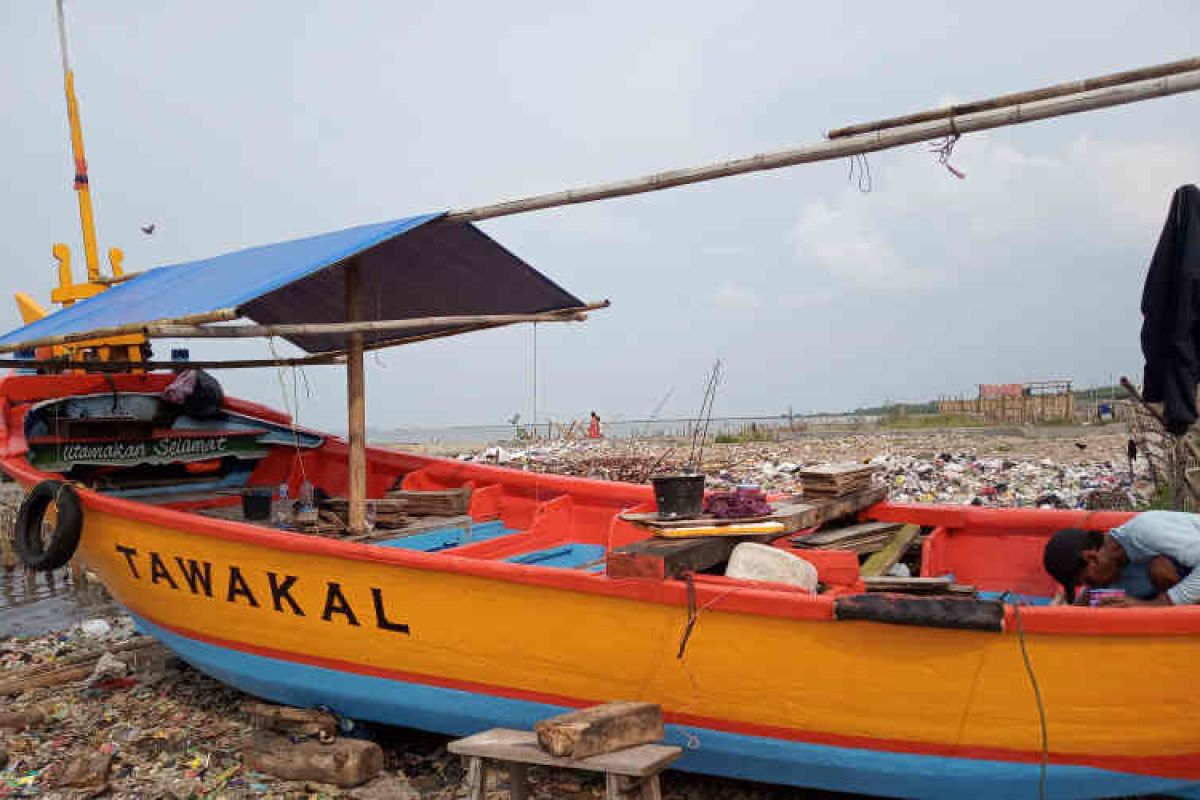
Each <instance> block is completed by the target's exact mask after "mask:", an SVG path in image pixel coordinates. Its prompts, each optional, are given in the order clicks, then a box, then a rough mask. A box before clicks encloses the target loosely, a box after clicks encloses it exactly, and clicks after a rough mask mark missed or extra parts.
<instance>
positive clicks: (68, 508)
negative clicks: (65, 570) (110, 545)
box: [15, 481, 83, 572]
mask: <svg viewBox="0 0 1200 800" xmlns="http://www.w3.org/2000/svg"><path fill="white" fill-rule="evenodd" d="M50 503H54V504H55V505H57V506H58V521H57V523H56V524H55V526H54V531H53V532H51V534H50V538H49V541H46V540H45V539H44V538H43V537H42V520H43V519H44V518H45V516H46V509H47V508H49V507H50ZM82 532H83V506H82V504H80V502H79V495H78V494H77V493H76V492H75V489H74V487H72V486H71V484H69V483H64V482H63V481H42V482H41V483H39V484H38V485H37V486H34V487H33V488H32V489H30V490H29V494H27V495H25V499H24V500H22V501H21V509H20V511H18V512H17V530H16V537H15V538H16V545H17V554H18V555H20V556H21V561H22V562H24V563H25V565H26V566H27V567H29V568H30V569H36V570H38V571H40V572H47V571H49V570H52V569H58V568H59V567H62V566H64V565H66V563H67V562H68V561H70V560H71V556H73V555H75V550H76V548H78V547H79V536H80V534H81V533H82Z"/></svg>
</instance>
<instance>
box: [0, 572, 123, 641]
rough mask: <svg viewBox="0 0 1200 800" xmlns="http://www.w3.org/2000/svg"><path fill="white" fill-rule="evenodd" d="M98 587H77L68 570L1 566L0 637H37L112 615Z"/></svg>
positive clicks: (107, 602)
mask: <svg viewBox="0 0 1200 800" xmlns="http://www.w3.org/2000/svg"><path fill="white" fill-rule="evenodd" d="M113 608H114V606H113V603H112V601H111V600H109V599H108V597H107V593H106V592H104V591H103V590H102V588H101V587H99V586H93V585H84V586H82V587H77V586H76V585H75V583H74V581H73V580H72V578H71V572H70V570H68V569H61V570H56V571H54V572H33V571H32V570H26V569H25V568H24V567H21V566H18V567H13V568H11V569H9V568H3V567H0V638H4V637H7V636H40V635H42V634H44V633H48V632H50V631H56V630H63V629H65V628H70V627H73V626H75V625H78V624H79V623H80V622H82V621H83V620H85V619H91V618H92V617H96V616H101V615H103V614H105V613H108V612H111V611H112V610H113Z"/></svg>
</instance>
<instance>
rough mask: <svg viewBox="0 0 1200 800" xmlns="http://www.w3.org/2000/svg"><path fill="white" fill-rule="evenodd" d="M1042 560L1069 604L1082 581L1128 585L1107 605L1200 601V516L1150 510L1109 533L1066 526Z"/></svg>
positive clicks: (1096, 584) (1097, 585) (1090, 584)
mask: <svg viewBox="0 0 1200 800" xmlns="http://www.w3.org/2000/svg"><path fill="white" fill-rule="evenodd" d="M1042 564H1043V565H1044V566H1045V568H1046V571H1047V572H1049V573H1050V575H1051V576H1052V577H1053V578H1054V579H1055V580H1057V581H1058V582H1059V583H1061V584H1062V586H1063V590H1064V592H1065V595H1066V599H1067V602H1069V603H1073V602H1075V589H1076V587H1077V586H1079V585H1080V584H1083V585H1084V586H1087V587H1089V588H1119V589H1125V593H1126V594H1125V597H1124V598H1113V599H1110V600H1109V601H1107V602H1106V603H1105V605H1121V606H1138V605H1190V604H1193V603H1200V569H1197V567H1200V515H1197V514H1186V513H1183V512H1180V511H1146V512H1143V513H1141V514H1138V515H1137V516H1135V517H1133V518H1132V519H1130V520H1129V521H1128V522H1126V523H1125V524H1124V525H1121V526H1119V527H1116V528H1113V529H1112V530H1111V531H1109V532H1108V533H1107V534H1105V533H1103V532H1101V531H1085V530H1080V529H1078V528H1066V529H1064V530H1060V531H1057V532H1055V534H1054V535H1053V536H1051V537H1050V541H1049V542H1047V543H1046V549H1045V552H1044V553H1043V554H1042Z"/></svg>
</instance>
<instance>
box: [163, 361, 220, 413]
mask: <svg viewBox="0 0 1200 800" xmlns="http://www.w3.org/2000/svg"><path fill="white" fill-rule="evenodd" d="M163 400H165V401H167V402H168V403H170V404H171V405H173V406H176V407H178V408H179V410H180V411H181V412H182V413H184V414H187V415H188V416H189V417H194V418H196V419H206V418H210V417H215V416H217V415H219V414H220V413H221V403H222V402H224V400H225V392H224V391H223V390H222V389H221V384H220V383H218V382H217V379H216V378H214V377H213V376H212V375H209V374H208V373H207V372H205V371H204V370H202V369H188V370H184V371H183V372H181V373H179V375H177V376H176V377H175V380H173V381H171V383H170V385H169V386H167V388H166V389H164V390H163Z"/></svg>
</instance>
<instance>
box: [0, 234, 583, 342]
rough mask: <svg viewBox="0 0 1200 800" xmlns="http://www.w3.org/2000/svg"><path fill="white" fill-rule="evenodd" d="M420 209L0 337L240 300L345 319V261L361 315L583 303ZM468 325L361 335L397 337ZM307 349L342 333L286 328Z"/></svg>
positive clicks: (67, 312)
mask: <svg viewBox="0 0 1200 800" xmlns="http://www.w3.org/2000/svg"><path fill="white" fill-rule="evenodd" d="M443 217H444V214H442V213H436V214H425V215H423V216H416V217H408V218H407V219H399V220H394V221H392V222H381V223H378V224H375V225H362V226H359V227H356V228H347V229H346V230H342V231H335V232H333V233H325V234H321V235H319V236H310V237H308V238H305V239H295V240H292V241H288V242H279V243H277V244H270V245H265V246H263V247H252V248H250V249H248V250H239V251H237V252H235V253H228V254H226V255H222V256H217V257H215V258H208V259H203V260H201V261H191V262H187V263H184V264H176V265H173V266H166V267H159V268H157V269H151V270H147V271H146V272H143V273H141V274H140V275H138V276H137V277H135V278H132V279H130V280H128V281H126V282H124V283H120V284H118V285H116V286H113V287H112V288H110V289H108V290H107V291H104V292H101V293H100V294H98V295H96V296H95V297H91V298H88V299H87V300H83V301H80V302H77V303H75V304H74V305H72V306H69V307H67V308H64V309H62V310H61V311H58V312H56V313H53V314H50V315H49V316H46V317H44V318H43V319H40V320H38V321H36V322H33V323H31V324H29V325H26V326H24V327H22V328H18V329H17V330H15V331H12V332H11V333H9V334H7V335H5V336H3V337H0V346H2V345H10V346H11V345H15V344H21V343H24V342H33V341H37V340H43V339H45V338H47V337H53V336H63V335H70V334H80V333H86V332H88V331H93V330H97V329H101V328H111V327H117V326H125V325H140V324H149V323H153V322H161V321H164V320H178V319H180V318H185V317H189V316H194V315H200V314H205V313H209V312H216V311H220V310H223V309H236V310H237V311H238V314H239V316H242V317H246V318H248V319H251V320H254V321H255V322H258V323H261V324H280V323H332V322H346V321H347V319H348V318H347V314H346V301H345V297H346V292H345V274H344V273H345V265H346V264H347V263H348V262H350V261H351V260H356V261H357V262H358V264H359V274H360V280H361V287H362V288H361V297H362V303H361V307H360V309H359V312H360V313H359V315H358V316H359V318H360V319H362V320H402V319H423V318H426V317H445V316H462V315H483V314H535V313H540V312H547V311H559V310H562V309H571V308H580V307H582V306H583V303H582V302H581V301H580V300H579V299H578V298H576V297H574V296H573V295H571V294H569V293H568V292H566V291H565V290H563V289H562V288H561V287H559V286H558V285H557V284H555V283H554V282H553V281H551V280H550V279H549V278H547V277H546V276H544V275H542V274H541V273H540V272H538V271H536V270H535V269H533V268H532V267H530V266H529V265H528V264H526V263H525V262H524V261H522V260H521V259H519V258H517V257H516V256H514V255H513V254H512V253H510V252H508V250H506V249H505V248H504V247H502V246H501V245H500V244H498V243H497V242H496V241H495V240H493V239H492V238H490V237H489V236H487V235H486V234H485V233H483V232H482V231H481V230H479V229H478V228H476V227H475V226H474V225H471V224H470V223H465V222H454V221H451V220H447V219H443ZM462 328H463V326H461V325H459V326H441V327H437V326H431V327H427V328H420V329H415V330H413V329H408V330H404V331H403V332H401V331H391V332H386V331H385V332H372V333H367V334H365V335H364V337H363V338H364V344H365V345H366V346H367V347H372V346H380V345H383V344H400V343H402V342H405V341H411V340H414V339H422V338H426V337H429V336H432V335H437V334H439V333H446V332H449V331H451V330H461V329H462ZM286 338H287V339H288V340H289V341H291V342H293V343H294V344H296V345H298V346H299V347H301V348H303V349H304V350H307V351H308V352H310V353H324V352H331V351H337V350H344V349H346V348H347V347H348V346H349V343H348V340H349V337H348V336H347V335H346V334H304V335H297V336H288V337H286Z"/></svg>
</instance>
